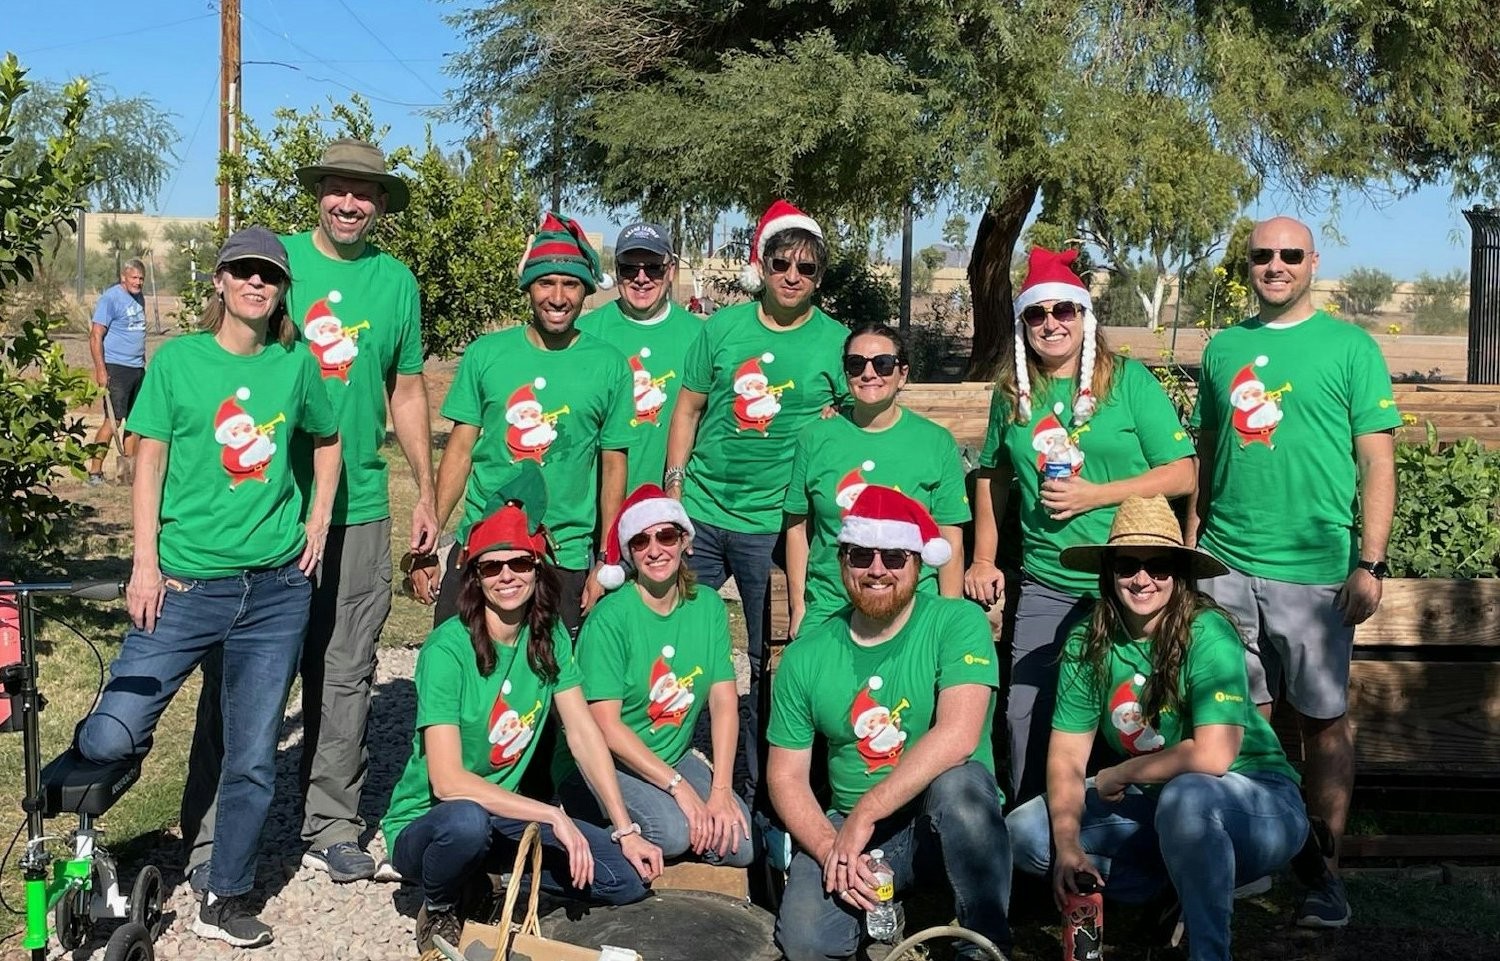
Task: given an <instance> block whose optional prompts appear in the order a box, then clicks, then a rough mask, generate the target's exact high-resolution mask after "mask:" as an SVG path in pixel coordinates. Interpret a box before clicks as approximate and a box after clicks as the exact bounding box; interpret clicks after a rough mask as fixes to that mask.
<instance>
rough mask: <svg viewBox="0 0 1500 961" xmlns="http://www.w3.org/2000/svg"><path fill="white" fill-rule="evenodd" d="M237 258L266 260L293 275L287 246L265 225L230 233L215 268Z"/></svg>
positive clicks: (289, 276)
mask: <svg viewBox="0 0 1500 961" xmlns="http://www.w3.org/2000/svg"><path fill="white" fill-rule="evenodd" d="M236 260H264V261H265V262H266V263H268V264H275V265H276V266H277V267H280V268H281V272H282V273H284V274H286V275H287V278H288V279H290V278H291V276H292V265H291V264H290V263H289V262H288V261H287V257H286V248H285V247H283V246H282V245H281V240H280V239H279V238H278V237H277V236H276V235H275V234H273V233H271V232H270V231H269V230H267V229H266V228H264V227H246V228H245V229H244V230H237V231H235V232H234V233H232V234H230V235H229V239H228V240H226V241H224V246H222V247H220V248H219V259H218V260H217V261H215V263H214V270H218V269H219V268H220V267H222V266H224V265H225V264H228V263H233V262H234V261H236Z"/></svg>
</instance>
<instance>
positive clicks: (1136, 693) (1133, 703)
mask: <svg viewBox="0 0 1500 961" xmlns="http://www.w3.org/2000/svg"><path fill="white" fill-rule="evenodd" d="M1145 685H1146V678H1145V676H1144V675H1141V674H1136V675H1135V676H1134V677H1128V678H1126V679H1125V680H1123V681H1121V682H1120V684H1119V686H1118V687H1116V688H1115V690H1114V692H1113V694H1112V695H1111V696H1110V700H1109V704H1110V714H1109V722H1110V724H1111V725H1112V726H1113V727H1114V729H1115V732H1116V733H1117V734H1118V735H1119V736H1120V746H1121V747H1123V748H1124V749H1125V751H1126V753H1128V754H1131V755H1136V754H1151V753H1153V752H1155V751H1160V750H1161V749H1162V748H1163V747H1165V746H1166V743H1167V742H1166V740H1165V739H1164V738H1163V737H1162V736H1161V735H1160V734H1159V733H1157V731H1156V729H1155V728H1153V727H1152V726H1151V725H1150V724H1149V723H1147V721H1146V716H1145V713H1144V712H1143V711H1142V710H1141V702H1140V692H1141V690H1142V689H1143V688H1144V687H1145Z"/></svg>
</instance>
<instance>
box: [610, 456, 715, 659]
mask: <svg viewBox="0 0 1500 961" xmlns="http://www.w3.org/2000/svg"><path fill="white" fill-rule="evenodd" d="M657 524H676V525H677V526H678V527H680V528H682V529H683V531H684V532H685V533H686V534H687V536H688V537H692V536H693V533H694V531H693V522H692V521H690V520H688V516H687V511H685V510H683V507H682V504H681V503H679V502H678V501H677V500H676V499H675V498H672V497H668V496H667V492H666V491H664V490H662V489H661V488H660V487H658V486H657V485H655V484H642V485H641V486H640V487H637V488H636V489H635V490H634V491H631V493H630V496H629V497H627V498H625V503H623V504H621V505H620V513H618V514H616V515H615V522H614V523H613V524H611V525H610V526H609V534H608V536H606V537H605V539H604V566H603V567H601V568H599V575H598V576H599V586H600V587H603V588H604V589H605V590H607V591H612V590H614V589H615V588H617V587H619V586H620V585H621V584H624V583H625V567H626V565H628V564H629V563H630V539H631V538H632V537H634V536H635V535H637V534H639V533H640V532H641V531H644V530H646V529H648V528H651V527H655V526H656V525H657ZM667 656H668V657H670V656H671V655H670V654H669V655H667ZM653 680H654V678H653Z"/></svg>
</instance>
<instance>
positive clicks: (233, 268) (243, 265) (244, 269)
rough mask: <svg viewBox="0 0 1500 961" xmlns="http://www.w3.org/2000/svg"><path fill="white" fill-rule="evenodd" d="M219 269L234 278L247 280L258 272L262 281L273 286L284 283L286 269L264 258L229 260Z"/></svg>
mask: <svg viewBox="0 0 1500 961" xmlns="http://www.w3.org/2000/svg"><path fill="white" fill-rule="evenodd" d="M220 269H221V270H223V271H225V272H227V273H228V274H229V276H231V277H233V278H234V279H235V280H249V279H250V278H251V277H254V276H255V275H256V274H259V275H260V279H261V282H262V283H266V284H271V285H272V286H274V287H280V286H281V285H282V284H284V283H286V271H284V270H282V269H281V268H280V267H278V266H276V265H275V264H273V263H270V262H268V261H264V260H231V261H230V262H229V263H227V264H225V265H224V266H223V267H221V268H220Z"/></svg>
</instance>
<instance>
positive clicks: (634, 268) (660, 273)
mask: <svg viewBox="0 0 1500 961" xmlns="http://www.w3.org/2000/svg"><path fill="white" fill-rule="evenodd" d="M615 269H616V270H618V271H619V272H620V279H621V280H634V279H635V278H636V275H637V274H639V273H640V272H641V271H645V272H646V277H647V278H648V279H650V280H661V279H662V278H663V277H665V276H666V275H667V265H666V264H627V263H618V264H615Z"/></svg>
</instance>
